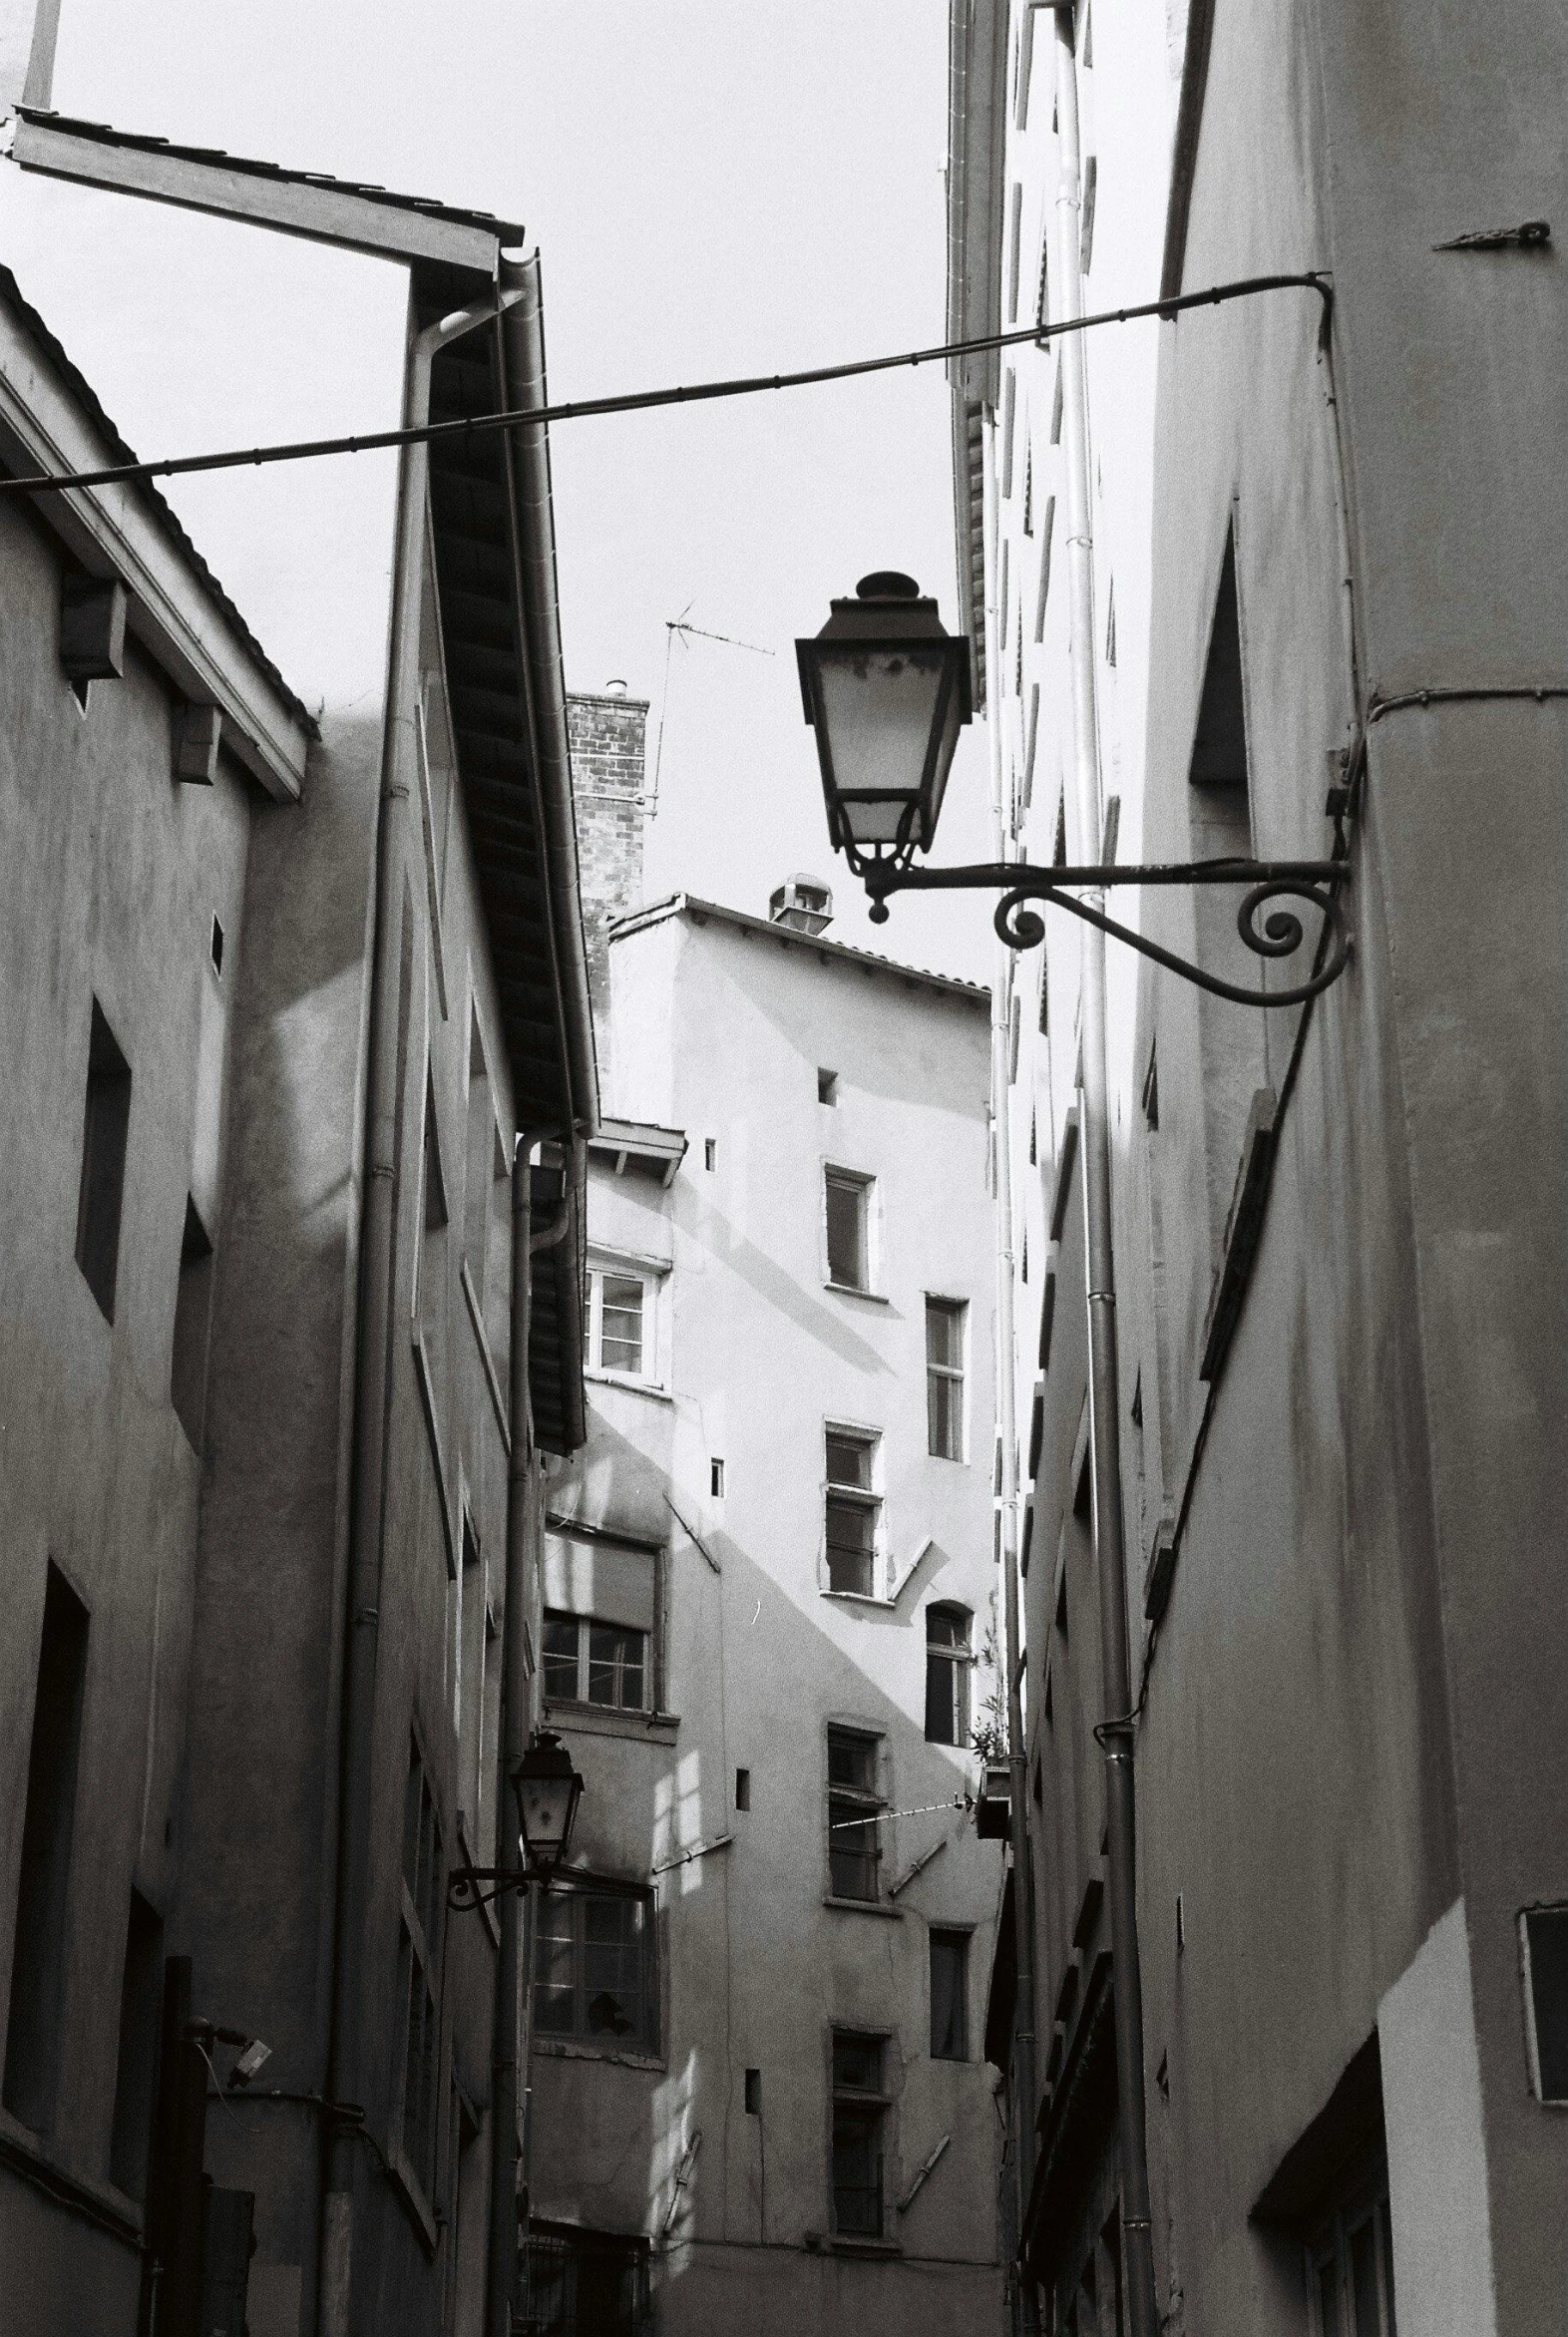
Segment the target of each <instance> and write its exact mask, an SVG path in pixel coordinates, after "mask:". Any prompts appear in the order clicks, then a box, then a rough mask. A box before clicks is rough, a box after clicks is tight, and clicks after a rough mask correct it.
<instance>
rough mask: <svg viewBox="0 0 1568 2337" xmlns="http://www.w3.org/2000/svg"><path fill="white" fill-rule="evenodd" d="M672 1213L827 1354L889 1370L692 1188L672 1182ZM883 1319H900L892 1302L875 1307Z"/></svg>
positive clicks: (855, 1364) (683, 1229)
mask: <svg viewBox="0 0 1568 2337" xmlns="http://www.w3.org/2000/svg"><path fill="white" fill-rule="evenodd" d="M674 1201H675V1207H674V1217H675V1222H676V1224H677V1225H678V1227H679V1228H680V1230H681V1232H682V1233H684V1234H686V1235H687V1236H688V1237H689V1238H690V1239H691V1240H692V1241H694V1242H696V1243H698V1244H699V1245H700V1247H701V1248H703V1249H704V1250H706V1251H707V1253H708V1255H709V1256H710V1257H712V1258H715V1259H717V1260H719V1261H720V1262H721V1263H722V1264H723V1265H725V1266H727V1267H728V1268H729V1269H730V1271H731V1273H732V1274H737V1275H739V1277H740V1279H741V1281H742V1282H744V1283H747V1284H749V1285H750V1287H751V1289H752V1290H754V1291H755V1292H756V1294H757V1296H758V1298H760V1299H762V1300H763V1301H764V1302H765V1303H766V1304H767V1305H768V1306H770V1307H772V1308H774V1309H775V1310H776V1311H777V1313H779V1314H781V1315H787V1316H788V1317H789V1319H790V1321H791V1322H792V1323H794V1324H796V1325H797V1326H798V1327H799V1329H800V1330H802V1331H804V1332H805V1333H806V1335H807V1337H808V1338H809V1339H814V1340H816V1341H818V1342H819V1343H820V1344H821V1345H822V1346H823V1347H825V1348H827V1349H828V1350H829V1352H830V1353H831V1354H833V1355H836V1356H839V1357H842V1359H843V1361H844V1362H845V1363H848V1364H850V1365H851V1366H852V1368H853V1369H855V1370H857V1371H877V1372H887V1371H890V1370H891V1369H892V1365H891V1364H890V1363H887V1362H886V1361H885V1360H884V1359H883V1358H882V1357H881V1356H879V1355H878V1353H877V1351H876V1349H875V1348H874V1347H872V1346H871V1345H870V1344H869V1342H867V1341H866V1340H864V1339H860V1338H858V1337H857V1336H856V1334H855V1333H854V1332H853V1331H851V1330H850V1328H849V1326H848V1324H846V1323H845V1322H844V1321H843V1320H842V1318H841V1317H840V1316H839V1315H837V1314H835V1313H834V1311H833V1310H832V1309H831V1308H830V1307H824V1306H823V1305H822V1304H821V1302H820V1301H819V1300H817V1299H814V1298H812V1297H811V1295H810V1293H809V1292H808V1291H806V1290H805V1289H804V1288H803V1287H802V1286H801V1284H800V1283H798V1282H797V1281H795V1280H794V1279H793V1277H792V1276H790V1275H789V1274H787V1273H786V1272H785V1271H784V1269H783V1267H782V1266H780V1265H779V1264H778V1262H777V1260H775V1259H773V1258H770V1257H769V1256H768V1254H767V1252H766V1251H765V1250H761V1249H759V1248H758V1247H757V1244H756V1243H755V1242H753V1241H752V1240H750V1239H749V1237H748V1236H747V1235H745V1234H742V1233H738V1232H737V1231H736V1229H735V1226H734V1223H733V1221H732V1220H731V1219H730V1218H728V1217H726V1215H725V1214H724V1212H723V1210H722V1209H719V1208H717V1207H716V1206H715V1204H714V1203H712V1202H711V1201H708V1200H705V1199H704V1198H703V1197H702V1196H701V1195H700V1194H698V1193H697V1192H696V1191H695V1190H694V1189H693V1188H691V1187H689V1186H686V1185H682V1184H678V1183H677V1185H676V1187H675V1194H674ZM878 1312H879V1314H880V1315H881V1316H882V1317H883V1318H885V1319H886V1320H888V1321H890V1322H893V1323H898V1322H902V1320H903V1317H902V1316H901V1314H900V1312H899V1310H898V1308H897V1307H894V1306H892V1305H887V1306H884V1307H882V1308H880V1309H879V1310H878Z"/></svg>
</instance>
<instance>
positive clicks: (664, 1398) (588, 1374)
mask: <svg viewBox="0 0 1568 2337" xmlns="http://www.w3.org/2000/svg"><path fill="white" fill-rule="evenodd" d="M583 1376H584V1378H585V1379H588V1380H591V1381H592V1383H593V1385H594V1386H595V1387H619V1388H622V1389H624V1391H625V1393H626V1394H627V1395H650V1396H651V1397H652V1398H653V1401H654V1402H655V1403H673V1402H674V1400H675V1398H674V1397H673V1396H672V1395H671V1393H670V1391H669V1389H668V1388H667V1387H661V1386H660V1385H659V1383H658V1381H657V1380H656V1379H639V1378H637V1377H636V1376H635V1374H634V1373H633V1372H630V1371H589V1370H585V1371H584V1373H583Z"/></svg>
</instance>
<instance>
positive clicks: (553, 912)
mask: <svg viewBox="0 0 1568 2337" xmlns="http://www.w3.org/2000/svg"><path fill="white" fill-rule="evenodd" d="M500 284H501V291H502V294H503V297H504V296H505V295H506V294H507V293H508V292H521V294H522V297H521V299H518V300H515V301H514V302H513V304H512V305H511V306H510V307H509V308H508V309H507V311H506V313H505V315H504V316H503V317H502V319H501V324H500V333H501V351H502V363H503V373H504V376H505V384H506V394H507V401H508V404H509V405H517V406H543V405H544V404H545V403H546V400H547V388H546V376H545V311H544V295H543V284H542V277H541V271H540V262H539V254H538V252H537V251H536V252H532V253H530V255H529V257H528V258H527V259H523V260H518V259H509V258H507V257H505V256H504V255H503V257H502V260H501V263H500ZM507 444H508V447H509V450H510V457H511V471H512V482H513V509H514V512H515V515H516V522H517V534H518V562H519V571H520V589H521V593H522V599H523V635H524V644H525V649H524V654H525V659H526V663H527V669H528V687H529V696H530V700H531V704H530V715H531V722H532V729H533V745H534V764H535V772H536V777H537V784H538V788H539V804H540V814H541V818H542V821H543V825H544V845H545V860H546V867H547V870H548V873H549V894H550V920H551V934H552V939H553V942H554V945H555V961H556V965H555V972H556V981H557V988H558V996H559V1002H560V1006H561V1012H562V1017H563V1022H564V1025H565V1035H566V1042H567V1075H568V1080H569V1084H570V1087H571V1093H572V1127H573V1130H574V1131H575V1132H576V1133H577V1134H578V1135H580V1136H590V1135H591V1134H592V1133H593V1131H594V1130H595V1129H596V1128H597V1126H598V1064H597V1058H596V1055H595V1051H594V1045H593V1008H592V1004H591V1001H590V999H589V995H588V947H587V943H586V940H585V937H584V932H583V909H582V892H581V884H580V878H579V869H578V830H577V813H576V810H575V807H574V804H573V798H572V750H571V746H570V743H569V740H568V734H567V682H566V672H565V668H564V665H563V662H562V651H561V600H560V591H559V586H558V583H557V576H556V522H555V513H554V508H553V505H552V500H551V478H550V434H549V432H548V430H546V429H545V428H544V427H543V425H541V426H539V427H537V428H522V429H517V430H514V431H511V432H509V434H508V439H507ZM563 1132H564V1131H563ZM531 1133H533V1134H534V1135H536V1136H537V1135H542V1134H544V1133H546V1131H545V1130H542V1129H535V1130H533V1131H531Z"/></svg>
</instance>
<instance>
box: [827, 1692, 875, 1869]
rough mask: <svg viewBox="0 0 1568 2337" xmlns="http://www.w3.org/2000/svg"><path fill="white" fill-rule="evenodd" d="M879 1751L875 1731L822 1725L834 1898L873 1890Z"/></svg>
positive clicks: (829, 1851) (829, 1867) (829, 1850)
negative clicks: (867, 1732)
mask: <svg viewBox="0 0 1568 2337" xmlns="http://www.w3.org/2000/svg"><path fill="white" fill-rule="evenodd" d="M881 1753H882V1740H881V1738H880V1737H867V1736H863V1735H862V1734H861V1733H860V1731H859V1730H855V1729H830V1730H829V1731H828V1879H829V1886H830V1889H831V1891H832V1895H833V1897H834V1898H836V1899H875V1898H877V1897H878V1895H879V1887H878V1880H877V1870H878V1867H879V1865H880V1863H881V1859H882V1844H881V1842H880V1841H879V1839H878V1834H879V1830H880V1828H879V1823H878V1821H879V1819H880V1817H881V1815H882V1812H883V1811H884V1810H885V1809H886V1808H887V1805H888V1804H887V1797H886V1795H885V1794H884V1793H883V1792H882V1790H881V1788H880V1786H879V1784H878V1780H877V1771H878V1768H879V1765H880V1758H881Z"/></svg>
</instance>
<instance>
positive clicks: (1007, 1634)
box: [981, 414, 1038, 2233]
mask: <svg viewBox="0 0 1568 2337" xmlns="http://www.w3.org/2000/svg"><path fill="white" fill-rule="evenodd" d="M984 431H985V441H986V444H985V461H984V464H983V466H982V474H981V475H982V477H983V480H984V492H985V503H984V531H985V557H984V575H985V618H984V622H985V672H986V699H987V715H986V730H987V733H988V743H989V747H990V806H991V821H992V827H993V831H994V838H995V857H996V859H997V860H998V861H1001V860H1011V859H1012V858H1013V857H1014V853H1013V840H1012V834H1011V826H1012V823H1011V820H1010V818H1009V817H1008V813H1007V809H1006V806H1005V803H1004V801H1003V792H1002V760H1001V708H1000V706H999V704H998V703H997V694H996V693H997V686H998V677H999V675H1000V673H1001V643H1000V641H999V640H998V638H997V631H998V616H997V608H996V574H997V562H998V559H999V557H1000V555H999V552H998V548H997V536H998V525H997V522H998V514H997V508H996V461H995V456H996V447H995V439H996V425H995V419H994V417H993V416H992V415H990V414H987V415H986V417H985V422H984ZM1013 965H1014V962H1013V955H1012V952H1011V951H1010V950H1009V949H1008V948H1007V947H1006V945H1005V944H1004V943H1002V942H1000V941H998V942H997V944H996V968H995V974H994V976H993V979H992V984H991V999H990V1086H991V1106H990V1108H991V1131H992V1139H993V1141H994V1144H995V1147H996V1411H997V1420H998V1425H999V1428H1000V1434H1001V1512H1000V1516H1001V1580H1002V1612H1003V1619H1004V1620H1003V1642H1004V1650H1005V1655H1004V1660H1005V1662H1006V1666H1007V1793H1008V1808H1007V1831H1008V1836H1009V1839H1010V1844H1011V1849H1012V1912H1013V1934H1014V1938H1013V1945H1014V1951H1015V1954H1016V1957H1017V1982H1016V2015H1015V2025H1014V2030H1013V2068H1014V2074H1015V2091H1016V2095H1017V2102H1018V2159H1017V2181H1018V2229H1019V2232H1020V2233H1021V2231H1022V2228H1023V2209H1024V2206H1025V2205H1026V2203H1027V2200H1028V2196H1029V2186H1030V2184H1031V2182H1032V2181H1033V2178H1034V2113H1035V2111H1036V2109H1037V2108H1038V2102H1037V2099H1036V2095H1035V2071H1034V2047H1035V2036H1036V2030H1035V2021H1034V1936H1033V1934H1034V1926H1033V1905H1034V1892H1033V1888H1032V1874H1031V1869H1030V1843H1029V1821H1028V1791H1027V1780H1028V1749H1027V1747H1026V1746H1025V1744H1024V1742H1023V1695H1022V1678H1021V1675H1022V1647H1023V1634H1022V1631H1021V1628H1020V1621H1019V1614H1018V1434H1017V1419H1016V1402H1017V1395H1016V1360H1017V1359H1016V1345H1017V1343H1016V1337H1015V1333H1014V1329H1013V1304H1012V1301H1013V1281H1012V1271H1013V1252H1012V1114H1011V1108H1010V1105H1009V1101H1008V1089H1009V1081H1008V1069H1009V1066H1008V1061H1007V1047H1008V1039H1009V1036H1010V1031H1009V1020H1010V1013H1009V999H1010V992H1011V986H1012V976H1013Z"/></svg>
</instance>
